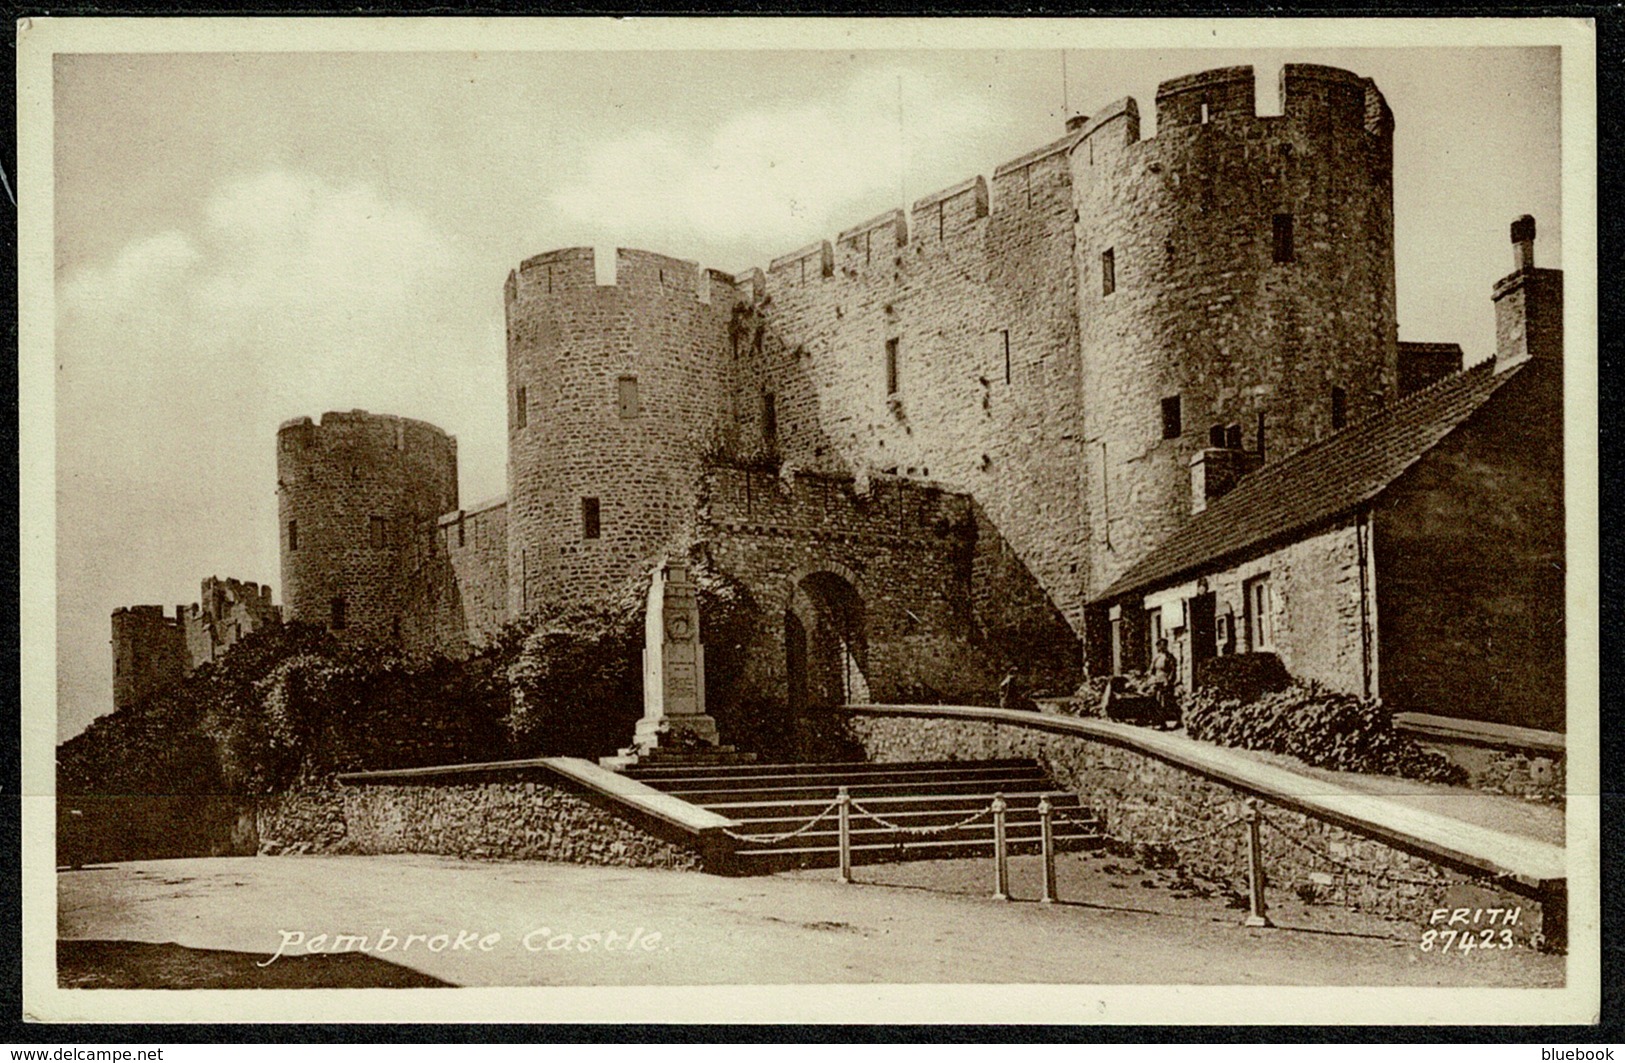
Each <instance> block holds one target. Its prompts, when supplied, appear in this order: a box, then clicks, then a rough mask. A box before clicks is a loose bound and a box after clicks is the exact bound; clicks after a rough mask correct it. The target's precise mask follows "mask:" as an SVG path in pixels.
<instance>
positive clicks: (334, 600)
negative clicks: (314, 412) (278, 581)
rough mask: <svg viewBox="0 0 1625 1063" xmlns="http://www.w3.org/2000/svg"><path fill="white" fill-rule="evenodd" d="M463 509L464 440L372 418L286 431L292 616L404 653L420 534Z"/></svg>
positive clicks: (356, 413)
mask: <svg viewBox="0 0 1625 1063" xmlns="http://www.w3.org/2000/svg"><path fill="white" fill-rule="evenodd" d="M456 508H457V441H456V440H455V439H454V438H452V437H451V436H449V435H447V434H446V433H445V432H443V431H441V430H440V429H439V428H436V427H435V426H434V425H432V424H427V423H425V422H423V421H414V420H410V419H408V418H405V417H394V416H390V415H387V414H373V413H368V412H366V411H365V410H352V411H350V412H349V413H326V414H323V415H322V419H321V423H319V424H317V423H314V422H312V421H311V419H310V418H309V417H299V418H296V419H294V420H291V421H287V422H285V423H283V425H282V427H281V428H279V429H278V430H277V512H278V516H279V518H280V520H279V527H280V537H281V553H282V593H283V602H284V607H283V608H284V613H285V616H286V618H287V619H288V620H289V621H292V622H304V623H315V624H322V625H325V626H326V627H327V628H329V629H330V630H331V631H333V633H334V634H336V635H338V636H339V637H341V638H343V639H345V640H346V641H355V642H364V643H369V644H373V645H389V646H398V645H399V644H400V641H401V624H402V620H403V613H404V612H405V610H406V609H407V598H408V594H409V589H410V587H411V585H412V584H411V582H410V581H411V578H412V572H413V557H414V550H415V548H417V546H418V545H419V543H420V537H419V536H418V534H417V532H418V531H419V530H420V529H421V528H422V527H424V526H425V525H428V526H430V527H432V526H433V521H434V519H435V518H436V517H438V516H439V515H440V514H442V513H445V512H447V511H449V510H454V509H456Z"/></svg>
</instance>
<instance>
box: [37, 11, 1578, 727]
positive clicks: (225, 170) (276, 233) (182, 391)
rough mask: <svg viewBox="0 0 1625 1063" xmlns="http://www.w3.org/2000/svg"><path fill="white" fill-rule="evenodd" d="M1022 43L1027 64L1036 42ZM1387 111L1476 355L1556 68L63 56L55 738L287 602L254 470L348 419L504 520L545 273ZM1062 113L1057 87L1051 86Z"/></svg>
mask: <svg viewBox="0 0 1625 1063" xmlns="http://www.w3.org/2000/svg"><path fill="white" fill-rule="evenodd" d="M1034 43H1040V44H1041V43H1045V42H1044V41H1035V42H1034ZM1284 61H1301V62H1316V63H1329V64H1333V65H1337V66H1343V67H1347V68H1350V69H1353V70H1355V71H1357V72H1359V73H1361V74H1364V75H1367V76H1371V77H1373V78H1375V79H1376V81H1377V83H1378V85H1379V87H1380V88H1381V89H1382V90H1383V92H1384V93H1385V94H1386V96H1387V98H1388V100H1389V103H1390V105H1391V106H1392V107H1393V110H1394V112H1395V116H1396V126H1397V128H1396V133H1395V218H1396V228H1397V231H1398V235H1397V243H1398V251H1397V256H1398V282H1399V319H1400V335H1401V337H1402V338H1406V339H1418V340H1455V341H1458V342H1460V343H1461V344H1462V345H1463V346H1464V347H1465V348H1466V349H1467V352H1468V359H1469V361H1474V360H1477V359H1479V358H1482V357H1484V356H1486V355H1488V354H1489V353H1490V351H1491V350H1492V347H1493V330H1492V327H1491V323H1492V318H1491V310H1490V302H1489V290H1490V285H1491V283H1492V282H1493V281H1494V280H1495V279H1496V278H1497V277H1499V276H1500V275H1502V274H1504V273H1506V272H1507V270H1508V266H1509V263H1510V249H1509V246H1508V243H1507V224H1508V222H1509V221H1510V220H1511V219H1512V218H1513V217H1515V216H1517V215H1518V214H1521V213H1525V212H1527V213H1532V214H1534V215H1536V216H1537V218H1538V219H1539V222H1540V233H1541V236H1540V243H1539V245H1538V247H1539V254H1540V257H1541V260H1542V264H1546V265H1561V259H1562V242H1561V229H1560V225H1559V217H1558V214H1559V208H1560V203H1559V199H1558V186H1559V122H1558V104H1557V100H1558V78H1559V69H1558V65H1559V64H1558V55H1557V52H1556V51H1555V50H1553V49H1533V48H1530V49H1517V48H1475V49H1457V50H1441V49H1433V48H1430V49H1404V50H1382V49H1348V50H1341V51H1339V50H1328V49H1323V48H1295V49H1258V50H1250V51H1235V50H1213V49H1210V50H1204V51H1192V50H1166V51H1151V50H1132V51H1130V50H1104V49H1084V48H1078V49H1075V50H1068V51H1067V52H1066V53H1065V62H1064V72H1065V77H1064V79H1063V58H1062V52H1061V51H1060V50H1058V49H1055V48H1050V49H1049V50H1043V49H1037V48H1032V49H1024V50H1006V51H992V50H986V51H956V52H946V51H925V50H898V51H877V50H872V49H866V50H839V51H836V50H831V51H796V52H762V51H710V52H707V51H684V52H661V51H640V52H618V53H614V52H611V53H604V52H597V53H571V52H556V51H555V52H542V53H517V52H495V53H486V52H467V53H457V54H444V53H424V52H416V53H373V54H365V53H308V52H306V53H297V54H291V53H282V54H230V53H205V54H182V55H175V54H169V55H158V54H119V55H107V54H79V55H59V56H58V57H57V59H56V64H55V86H54V105H55V148H54V150H55V156H54V159H55V195H56V200H55V211H56V214H55V252H56V278H57V284H56V295H57V301H56V306H57V310H56V346H55V352H56V364H57V373H56V402H57V439H58V451H57V481H58V524H57V529H58V532H57V537H58V544H57V546H58V556H57V563H58V618H59V627H58V647H57V659H58V693H59V710H58V733H59V735H62V736H66V735H70V734H73V733H76V732H77V731H79V730H81V729H82V728H83V727H84V725H85V724H86V723H87V722H88V721H89V720H90V719H91V718H92V717H94V716H96V715H99V714H100V713H103V712H106V711H108V710H110V709H111V708H112V694H111V665H110V663H109V661H110V658H109V654H108V635H109V628H108V616H109V613H110V612H111V611H112V610H113V609H114V608H115V607H117V606H120V605H127V604H137V603H163V604H164V605H166V606H167V607H169V608H173V606H174V605H175V604H176V603H180V602H188V603H189V602H192V601H194V600H196V598H197V591H198V581H199V580H200V579H202V578H203V577H205V576H208V575H210V574H214V575H219V576H223V577H224V576H235V577H238V578H242V579H250V580H256V581H261V582H265V581H269V582H271V583H272V584H273V585H276V586H277V599H278V600H279V601H280V600H281V593H280V591H281V588H280V586H279V585H278V584H279V573H278V571H277V538H276V497H275V462H274V457H275V455H274V452H273V435H274V433H275V430H276V426H277V425H278V424H279V423H280V422H281V421H283V420H285V419H287V418H289V417H295V416H300V415H312V416H317V415H320V414H321V413H322V412H323V411H324V410H332V409H350V408H357V407H359V408H365V409H369V410H373V411H383V412H391V413H398V414H404V415H408V416H412V417H420V418H424V419H426V420H429V421H432V422H434V423H436V424H439V425H441V426H442V427H444V428H445V429H447V430H448V431H450V432H452V433H454V434H455V435H456V436H457V437H458V439H459V450H460V455H461V461H462V470H461V476H462V498H463V501H464V503H465V504H467V503H469V502H473V501H477V500H479V499H482V498H485V497H489V496H492V495H497V494H501V493H502V492H503V491H504V489H505V485H504V462H505V453H504V445H503V438H504V431H505V428H504V406H503V393H504V382H503V349H502V346H503V330H502V283H503V279H504V277H505V276H506V275H507V272H508V270H509V269H510V268H512V267H513V266H514V265H516V264H517V263H518V262H519V261H520V260H521V259H523V258H525V257H528V256H530V255H533V254H536V253H538V252H541V251H545V250H548V249H551V248H555V247H565V246H575V245H591V246H596V247H614V246H617V245H621V246H632V247H643V248H649V249H653V250H659V251H663V252H666V253H670V254H674V255H679V256H682V257H686V258H691V259H696V260H698V261H700V262H701V263H703V264H705V265H710V266H715V267H717V268H720V269H724V270H730V271H733V270H738V269H743V268H746V267H749V266H753V265H765V264H766V263H767V261H768V260H769V259H770V258H772V257H773V256H775V255H777V254H781V253H783V252H785V251H788V250H791V249H793V248H795V247H798V246H800V245H802V244H805V243H808V242H810V241H812V240H815V239H819V238H832V237H833V236H834V234H835V233H836V232H837V231H838V230H840V229H842V228H845V227H847V226H849V225H851V224H854V223H855V222H857V221H860V220H863V219H865V218H867V217H869V216H871V215H874V214H877V213H879V212H880V211H883V210H887V209H890V208H892V207H894V206H897V205H898V204H899V203H902V202H906V201H911V200H913V199H915V198H918V197H919V196H922V195H924V194H927V193H929V192H931V191H934V190H936V189H938V188H943V187H946V186H948V185H951V184H954V183H956V182H958V181H959V180H961V179H963V178H965V177H968V176H970V175H972V174H976V173H981V174H984V175H991V173H992V171H993V169H994V167H995V166H997V165H998V164H999V163H1002V162H1004V161H1006V160H1008V159H1010V158H1013V157H1015V156H1017V155H1020V154H1022V153H1023V152H1025V151H1027V150H1029V149H1031V148H1033V147H1036V146H1038V145H1040V144H1043V143H1046V142H1048V141H1050V140H1053V139H1054V138H1055V137H1056V136H1058V135H1060V133H1061V131H1062V128H1063V122H1064V119H1065V116H1066V115H1067V113H1069V112H1082V113H1091V112H1094V111H1098V110H1099V109H1100V108H1101V107H1102V106H1103V105H1104V104H1106V103H1108V102H1110V101H1111V100H1114V99H1117V98H1119V97H1122V96H1125V95H1132V96H1135V97H1137V98H1138V99H1139V101H1140V104H1141V108H1140V109H1141V115H1142V121H1143V123H1144V127H1143V133H1144V135H1146V136H1150V135H1152V134H1153V133H1154V119H1153V111H1154V108H1153V107H1152V99H1153V97H1154V94H1155V90H1156V84H1157V82H1159V81H1161V80H1164V79H1166V78H1169V77H1174V76H1177V75H1181V74H1186V73H1190V72H1193V71H1196V70H1201V69H1206V68H1208V67H1213V66H1221V65H1229V64H1235V63H1250V64H1252V65H1253V66H1254V67H1255V68H1256V69H1257V71H1258V75H1259V82H1260V91H1259V98H1260V104H1261V110H1263V111H1265V112H1266V113H1269V112H1271V111H1273V110H1274V109H1275V107H1276V101H1275V85H1276V77H1277V74H1278V71H1279V67H1280V64H1281V63H1282V62H1284ZM1063 80H1064V85H1063Z"/></svg>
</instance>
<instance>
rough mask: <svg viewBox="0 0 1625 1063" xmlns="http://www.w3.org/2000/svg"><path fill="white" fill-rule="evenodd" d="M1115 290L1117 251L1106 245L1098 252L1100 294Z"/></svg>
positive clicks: (1107, 293)
mask: <svg viewBox="0 0 1625 1063" xmlns="http://www.w3.org/2000/svg"><path fill="white" fill-rule="evenodd" d="M1116 290H1117V253H1116V249H1115V248H1111V247H1108V248H1107V249H1106V250H1104V251H1102V252H1101V253H1100V294H1101V295H1110V294H1111V293H1113V292H1115V291H1116Z"/></svg>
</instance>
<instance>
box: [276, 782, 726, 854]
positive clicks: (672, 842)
mask: <svg viewBox="0 0 1625 1063" xmlns="http://www.w3.org/2000/svg"><path fill="white" fill-rule="evenodd" d="M258 818H259V831H260V839H261V843H260V848H261V852H264V853H276V852H289V851H292V852H306V851H331V852H349V853H437V854H441V855H446V856H458V857H464V858H468V859H489V860H553V861H558V862H562V863H572V864H599V865H611V866H617V867H664V868H676V869H697V868H699V867H700V866H701V863H702V859H701V851H700V848H699V846H698V843H697V842H689V841H687V840H686V839H683V838H679V837H676V836H675V834H676V832H675V831H673V832H672V834H673V836H671V837H668V836H665V835H664V834H663V832H661V831H659V830H658V829H657V828H656V827H655V826H654V825H653V824H650V825H645V824H641V823H637V822H633V821H632V820H631V819H630V818H628V817H626V816H623V815H622V814H620V813H618V812H616V811H615V810H613V809H611V808H609V807H608V806H607V804H606V803H603V802H600V801H598V800H597V799H595V798H592V797H589V796H587V795H584V794H578V793H575V792H572V791H570V790H566V789H564V788H562V787H560V786H555V785H551V784H549V783H546V782H537V781H507V780H505V781H501V782H484V783H475V782H467V781H459V782H435V783H425V784H420V785H405V786H384V785H364V786H339V785H334V786H332V787H328V788H323V789H309V790H300V791H293V792H290V793H286V794H278V795H276V796H274V797H271V798H268V799H266V800H265V801H264V802H263V803H262V804H261V806H260V809H259V817H258Z"/></svg>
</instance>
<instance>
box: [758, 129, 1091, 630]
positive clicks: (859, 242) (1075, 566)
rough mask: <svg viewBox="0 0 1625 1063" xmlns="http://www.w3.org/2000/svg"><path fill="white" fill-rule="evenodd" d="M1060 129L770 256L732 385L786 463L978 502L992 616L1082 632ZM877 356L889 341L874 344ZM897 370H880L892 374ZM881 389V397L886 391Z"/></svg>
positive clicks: (1076, 397) (1073, 344) (1077, 454)
mask: <svg viewBox="0 0 1625 1063" xmlns="http://www.w3.org/2000/svg"><path fill="white" fill-rule="evenodd" d="M1070 143H1071V140H1070V138H1063V139H1061V140H1058V141H1056V142H1054V143H1052V144H1049V145H1046V146H1045V147H1043V148H1041V149H1039V150H1037V151H1035V152H1032V153H1030V154H1029V155H1027V156H1023V157H1022V158H1020V159H1016V160H1014V161H1012V162H1010V163H1007V164H1006V165H1004V166H1001V167H999V168H998V169H997V170H996V171H995V173H994V176H993V181H992V184H991V187H990V186H989V184H988V183H987V182H986V181H985V180H983V179H982V178H979V177H978V178H973V179H971V180H969V181H966V182H962V183H961V184H959V185H956V186H954V187H953V188H949V189H946V190H943V191H942V192H939V193H936V194H934V195H930V196H926V197H923V198H922V199H920V200H918V201H917V202H916V203H915V204H914V205H913V208H912V211H911V212H910V213H909V214H908V215H907V216H905V214H904V212H903V211H900V210H899V211H893V212H891V213H888V214H884V215H881V216H880V217H878V218H875V219H872V220H870V221H869V222H866V223H864V224H861V225H858V226H856V227H854V228H852V229H849V230H847V231H846V232H843V233H841V234H839V236H838V237H837V238H836V239H835V241H834V242H833V244H831V243H829V242H824V243H818V244H813V245H810V246H809V247H807V248H804V249H802V250H801V251H798V252H795V253H792V254H790V255H786V256H783V257H781V258H779V259H776V260H774V262H773V263H772V264H771V265H770V267H769V268H768V270H767V271H766V273H765V274H762V275H760V276H759V277H752V278H750V283H747V284H742V285H741V289H742V291H749V292H750V293H751V294H752V299H751V301H750V303H749V306H748V313H747V314H746V315H745V316H744V317H743V319H742V322H741V324H742V325H743V326H744V332H745V336H744V339H743V341H742V342H740V343H739V344H738V346H739V350H740V359H739V362H738V375H737V381H736V388H737V391H738V394H739V400H738V408H739V410H740V411H741V412H742V417H741V432H742V434H743V435H744V436H745V438H746V439H747V440H750V439H753V438H754V439H761V438H763V437H765V436H766V435H767V432H766V429H765V426H764V425H763V423H762V419H763V414H764V411H765V408H766V402H765V396H766V395H768V394H771V395H773V397H774V406H775V407H776V413H777V421H778V426H777V428H778V430H777V449H778V450H779V452H780V453H782V455H783V457H784V458H785V460H786V461H788V462H790V463H791V464H793V465H795V466H797V467H803V468H815V469H823V470H827V471H832V472H847V473H850V472H852V471H855V470H884V471H889V472H892V473H894V474H896V475H898V476H903V477H911V478H916V479H920V480H927V481H934V482H937V483H941V484H944V485H947V486H949V487H951V488H953V489H955V490H958V491H961V492H964V493H966V494H969V495H971V496H973V497H974V498H975V500H976V502H977V504H978V506H979V507H980V508H981V511H982V517H983V525H984V531H988V532H994V531H996V532H997V534H986V535H983V536H981V537H980V538H979V539H978V544H979V545H978V552H977V555H976V559H975V564H976V569H977V578H976V579H975V580H974V581H973V586H974V588H975V590H974V591H973V593H975V594H976V596H977V597H976V608H977V611H978V614H979V616H980V617H981V618H982V619H983V621H984V623H986V624H987V626H989V627H990V628H1000V629H1007V630H1022V629H1025V628H1042V627H1046V626H1048V625H1051V624H1052V623H1053V621H1054V619H1055V617H1056V615H1057V614H1058V615H1059V616H1060V617H1061V618H1062V619H1063V621H1064V622H1066V623H1069V624H1071V625H1072V627H1073V629H1074V630H1075V631H1081V630H1082V610H1083V602H1084V591H1085V580H1084V576H1085V573H1084V571H1083V569H1082V565H1083V564H1084V562H1085V560H1086V558H1085V557H1084V555H1083V553H1082V552H1081V546H1082V544H1081V542H1080V541H1079V538H1078V537H1077V536H1076V535H1075V534H1074V532H1075V530H1076V529H1077V528H1078V527H1080V526H1082V525H1083V523H1084V517H1085V514H1084V487H1083V485H1084V479H1083V476H1084V472H1083V468H1082V465H1081V456H1082V448H1081V442H1080V441H1081V436H1080V435H1079V432H1078V430H1077V429H1078V427H1079V425H1080V424H1081V419H1082V418H1081V406H1080V401H1081V398H1082V396H1081V394H1080V393H1079V391H1078V381H1079V376H1080V368H1079V364H1078V343H1077V324H1076V311H1075V293H1074V290H1073V283H1072V263H1071V253H1072V251H1071V249H1072V240H1073V234H1072V211H1073V196H1072V187H1071V175H1070V172H1069V170H1068V167H1067V164H1066V149H1067V147H1068V146H1069V144H1070ZM889 346H891V347H892V351H891V352H889V351H888V347H889ZM888 360H892V361H894V363H895V371H894V372H893V371H891V370H890V369H889V368H888ZM893 385H895V388H896V390H895V392H893V391H892V390H891V388H892V386H893Z"/></svg>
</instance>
